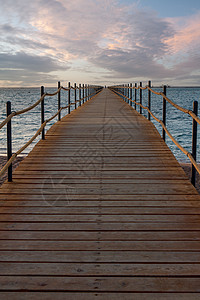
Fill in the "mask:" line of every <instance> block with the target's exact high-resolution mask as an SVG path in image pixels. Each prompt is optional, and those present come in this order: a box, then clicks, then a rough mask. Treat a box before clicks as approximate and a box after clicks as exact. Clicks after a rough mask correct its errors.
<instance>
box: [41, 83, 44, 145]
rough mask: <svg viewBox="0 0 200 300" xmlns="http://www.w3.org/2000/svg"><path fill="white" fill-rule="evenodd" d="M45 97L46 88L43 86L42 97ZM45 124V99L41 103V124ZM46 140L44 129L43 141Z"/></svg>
mask: <svg viewBox="0 0 200 300" xmlns="http://www.w3.org/2000/svg"><path fill="white" fill-rule="evenodd" d="M43 95H44V87H43V86H41V97H42V96H43ZM43 123H44V99H43V100H42V101H41V124H43ZM44 139H45V129H44V128H43V129H42V140H44Z"/></svg>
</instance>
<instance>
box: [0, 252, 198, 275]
mask: <svg viewBox="0 0 200 300" xmlns="http://www.w3.org/2000/svg"><path fill="white" fill-rule="evenodd" d="M0 261H1V262H55V263H56V262H69V263H72V262H73V263H75V262H77V263H101V262H103V263H130V262H132V263H133V264H135V263H164V264H165V263H175V264H177V263H181V264H184V263H195V264H196V263H199V261H200V252H199V251H186V250H183V251H177V250H176V251H173V250H171V251H150V250H149V251H147V250H146V251H142V250H140V251H134V250H132V251H127V250H123V251H122V250H121V251H119V250H117V251H114V250H113V251H106V250H93V251H86V250H82V251H80V250H73V251H70V250H64V251H61V250H46V249H45V250H36V249H35V250H25V249H24V250H14V251H13V250H5V251H4V250H1V251H0ZM174 275H176V274H174Z"/></svg>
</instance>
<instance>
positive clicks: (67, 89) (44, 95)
mask: <svg viewBox="0 0 200 300" xmlns="http://www.w3.org/2000/svg"><path fill="white" fill-rule="evenodd" d="M59 86H60V82H59ZM42 88H43V87H42ZM80 88H82V87H81V86H80V87H72V86H70V88H64V87H63V86H60V87H59V88H58V89H57V91H56V92H54V93H44V94H43V95H42V96H41V98H40V99H39V100H37V101H36V102H35V103H34V104H33V105H31V106H29V107H27V108H25V109H23V110H19V111H14V112H12V113H10V114H9V115H8V116H7V118H5V119H4V120H3V121H2V122H1V123H0V129H1V128H3V127H4V126H5V125H6V124H8V123H9V122H11V119H12V118H13V117H14V116H18V115H21V114H23V113H26V112H28V111H30V110H32V109H33V108H35V107H36V106H37V105H39V104H40V103H42V101H44V98H45V97H46V96H50V97H52V96H55V95H57V94H59V93H60V91H61V90H65V91H69V90H70V89H74V90H80ZM84 89H85V90H87V91H88V92H87V93H86V96H85V97H81V94H80V99H78V100H76V101H75V102H73V103H69V104H68V105H67V106H64V107H60V108H59V109H58V111H57V112H56V113H55V114H54V115H53V116H52V117H50V118H49V119H47V120H46V121H44V122H43V123H42V124H41V126H40V128H39V129H38V130H37V132H36V133H35V134H34V135H33V137H32V138H31V139H30V140H29V141H28V142H27V143H26V144H25V145H23V146H22V147H21V148H20V149H19V150H18V151H17V152H15V153H13V154H12V156H11V157H10V158H9V159H8V161H7V163H6V164H5V165H4V166H3V168H2V169H1V170H0V177H1V176H2V175H3V174H4V173H5V172H6V171H7V170H8V169H9V167H10V166H11V165H12V162H13V161H14V160H15V158H16V157H17V156H18V155H19V154H21V153H22V152H23V151H24V150H25V149H26V148H27V147H28V146H29V145H30V144H31V143H32V142H33V141H34V140H35V139H36V138H37V137H38V136H39V135H40V134H41V132H43V130H44V128H45V127H46V125H47V124H48V123H49V122H51V121H52V120H53V119H55V118H56V117H57V116H58V115H59V114H60V113H61V111H62V110H64V109H67V108H69V107H71V106H72V105H74V104H75V103H81V101H83V103H84V100H85V99H86V101H87V100H89V99H92V97H93V96H94V95H97V94H98V93H99V92H100V91H101V90H102V87H100V86H93V85H87V86H84ZM91 89H93V90H94V89H95V92H94V93H89V91H90V90H91ZM42 90H43V89H42ZM59 103H60V98H59ZM75 109H76V107H75ZM59 119H60V118H59ZM7 138H8V137H7ZM8 177H9V176H8ZM11 178H12V174H11ZM10 181H12V180H10Z"/></svg>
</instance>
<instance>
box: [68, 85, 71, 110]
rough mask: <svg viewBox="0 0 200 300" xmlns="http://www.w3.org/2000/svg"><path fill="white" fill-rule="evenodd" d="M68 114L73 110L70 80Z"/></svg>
mask: <svg viewBox="0 0 200 300" xmlns="http://www.w3.org/2000/svg"><path fill="white" fill-rule="evenodd" d="M68 89H69V90H68V105H69V106H68V114H70V112H71V106H70V104H71V84H70V82H69V83H68Z"/></svg>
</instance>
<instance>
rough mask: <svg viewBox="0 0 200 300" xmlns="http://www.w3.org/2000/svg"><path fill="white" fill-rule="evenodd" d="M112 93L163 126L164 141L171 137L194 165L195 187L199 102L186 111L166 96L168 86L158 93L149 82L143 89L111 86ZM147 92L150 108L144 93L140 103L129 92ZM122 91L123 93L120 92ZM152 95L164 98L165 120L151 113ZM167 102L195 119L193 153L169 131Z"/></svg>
mask: <svg viewBox="0 0 200 300" xmlns="http://www.w3.org/2000/svg"><path fill="white" fill-rule="evenodd" d="M109 88H110V90H111V91H113V92H115V93H116V94H118V95H119V96H120V97H122V98H123V100H124V101H126V102H127V103H128V104H130V105H131V106H132V104H133V103H134V104H135V109H136V107H137V106H139V107H140V113H141V114H142V109H144V110H146V111H147V112H148V119H149V120H150V116H151V117H152V118H153V119H154V120H156V121H157V122H158V123H159V124H160V125H161V126H162V130H163V140H164V141H165V133H166V134H167V135H168V136H169V138H170V139H171V140H172V142H173V143H174V144H175V145H176V146H177V147H178V148H179V149H180V150H181V151H182V152H183V153H184V154H185V155H186V156H187V157H188V158H189V160H190V162H191V163H192V176H191V182H192V184H193V185H194V186H195V181H196V171H197V172H198V173H199V174H200V167H199V165H198V164H197V162H196V148H197V123H198V124H200V118H199V117H198V116H197V114H198V113H197V112H198V102H197V101H194V103H193V111H191V110H188V109H185V108H183V107H181V106H179V105H177V104H176V103H174V102H173V101H172V100H170V99H169V98H168V97H167V96H166V86H164V87H163V92H156V91H154V90H153V89H152V88H151V82H150V81H149V85H147V86H145V87H142V83H140V86H138V87H137V85H136V84H135V86H132V84H131V85H130V86H129V85H128V86H125V85H122V86H121V85H120V86H111V87H109ZM133 89H135V90H139V89H140V90H145V89H148V91H149V92H148V106H144V105H142V93H141V92H140V102H137V101H136V95H135V100H133V94H132V92H131V93H130V95H129V92H127V90H133ZM120 90H122V91H120ZM151 93H154V94H156V95H160V96H162V98H163V120H160V119H159V118H157V117H156V116H155V115H154V114H153V113H152V111H151ZM166 101H167V102H168V103H170V104H171V105H172V106H173V107H175V108H176V109H178V110H179V111H181V112H183V113H186V114H188V115H190V116H191V117H192V119H193V130H192V135H193V136H192V153H190V152H189V151H187V150H186V149H185V148H184V147H182V146H181V145H180V143H179V142H178V141H177V140H176V139H175V138H174V137H173V136H172V134H171V133H170V132H169V130H168V129H167V127H166Z"/></svg>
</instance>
